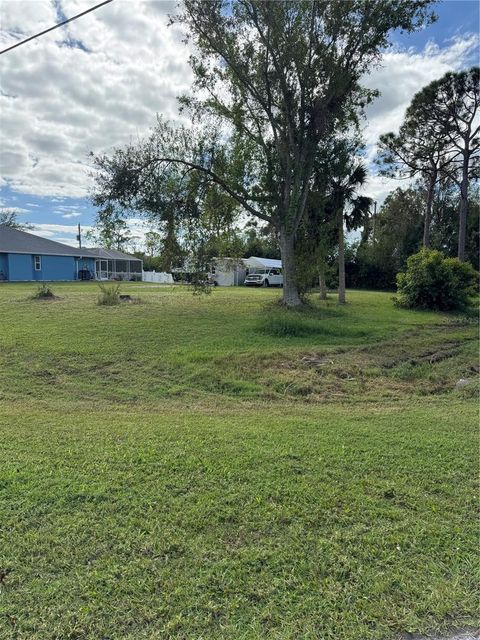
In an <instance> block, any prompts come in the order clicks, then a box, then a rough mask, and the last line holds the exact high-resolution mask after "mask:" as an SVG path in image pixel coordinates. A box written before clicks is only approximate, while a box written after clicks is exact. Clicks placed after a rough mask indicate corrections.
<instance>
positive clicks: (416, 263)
mask: <svg viewBox="0 0 480 640" xmlns="http://www.w3.org/2000/svg"><path fill="white" fill-rule="evenodd" d="M397 283H398V294H399V295H398V304H399V305H401V306H405V307H409V308H413V309H434V310H439V311H440V310H441V311H449V310H451V309H459V308H462V307H465V306H467V305H468V303H469V301H470V298H471V296H473V295H474V294H475V293H476V292H477V290H478V273H477V272H476V271H475V269H474V268H473V267H472V266H471V265H470V264H468V263H465V262H460V260H458V259H457V258H446V257H445V256H444V255H443V254H442V253H441V252H440V251H434V250H429V249H422V250H421V251H419V252H418V253H416V254H414V255H413V256H410V258H409V259H408V260H407V270H406V271H405V272H402V273H399V274H398V276H397Z"/></svg>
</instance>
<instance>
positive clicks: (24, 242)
mask: <svg viewBox="0 0 480 640" xmlns="http://www.w3.org/2000/svg"><path fill="white" fill-rule="evenodd" d="M0 253H33V254H38V255H43V256H75V257H77V258H82V257H88V258H103V259H110V260H139V259H138V258H135V257H134V256H130V255H127V254H126V253H122V252H121V251H115V250H113V249H108V250H107V249H101V248H100V249H83V248H82V249H79V248H78V247H70V246H68V245H67V244H62V243H61V242H55V241H54V240H48V239H47V238H41V237H40V236H36V235H35V234H33V233H27V232H26V231H20V230H19V229H13V228H12V227H9V226H7V225H4V224H1V225H0Z"/></svg>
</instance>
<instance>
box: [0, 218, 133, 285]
mask: <svg viewBox="0 0 480 640" xmlns="http://www.w3.org/2000/svg"><path fill="white" fill-rule="evenodd" d="M142 271H143V263H142V261H141V260H139V259H138V258H135V257H134V256H130V255H128V254H126V253H122V252H121V251H115V250H110V249H78V248H76V247H70V246H68V245H66V244H62V243H60V242H54V241H53V240H47V239H46V238H41V237H40V236H36V235H34V234H32V233H26V232H25V231H20V230H18V229H13V228H12V227H8V226H6V225H0V281H2V280H3V281H6V280H7V281H10V282H22V281H26V282H29V281H36V280H37V281H49V282H51V281H55V280H58V281H60V280H63V281H68V280H90V279H97V280H141V279H142Z"/></svg>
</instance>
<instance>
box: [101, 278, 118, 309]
mask: <svg viewBox="0 0 480 640" xmlns="http://www.w3.org/2000/svg"><path fill="white" fill-rule="evenodd" d="M98 286H99V288H100V293H99V294H98V299H97V304H98V305H105V306H107V307H112V306H114V305H116V304H119V303H120V285H119V284H99V285H98Z"/></svg>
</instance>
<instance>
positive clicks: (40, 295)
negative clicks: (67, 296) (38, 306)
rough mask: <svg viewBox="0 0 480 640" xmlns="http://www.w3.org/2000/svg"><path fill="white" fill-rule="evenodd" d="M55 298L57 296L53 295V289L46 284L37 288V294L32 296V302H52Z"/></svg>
mask: <svg viewBox="0 0 480 640" xmlns="http://www.w3.org/2000/svg"><path fill="white" fill-rule="evenodd" d="M55 297H56V296H55V294H54V293H53V290H52V289H51V287H50V286H49V285H48V284H47V283H46V282H44V283H42V284H41V285H40V286H39V287H38V288H37V290H36V291H35V293H34V294H33V295H32V296H31V299H32V300H52V299H53V298H55Z"/></svg>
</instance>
